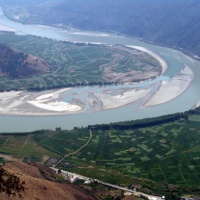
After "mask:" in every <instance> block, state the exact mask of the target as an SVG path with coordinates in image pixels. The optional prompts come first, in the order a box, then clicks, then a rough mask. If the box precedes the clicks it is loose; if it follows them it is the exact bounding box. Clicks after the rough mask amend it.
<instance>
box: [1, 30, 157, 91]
mask: <svg viewBox="0 0 200 200" xmlns="http://www.w3.org/2000/svg"><path fill="white" fill-rule="evenodd" d="M0 36H1V37H0V43H4V44H6V45H8V46H10V47H12V48H14V49H17V50H19V51H21V52H24V53H27V54H30V55H34V56H37V57H39V58H41V59H43V60H44V61H46V62H48V63H49V64H50V65H51V66H52V68H51V70H50V71H49V72H48V73H43V74H40V75H37V76H33V77H24V78H20V79H11V78H6V77H0V90H1V91H2V90H25V89H29V90H31V89H32V90H41V89H50V88H61V87H70V86H75V85H93V84H112V83H122V82H123V79H124V77H128V78H129V82H130V81H139V80H143V79H144V78H143V76H141V77H137V78H135V77H134V76H133V75H132V74H130V72H132V71H133V70H135V71H138V72H144V71H145V70H146V71H148V70H151V72H152V71H153V72H156V73H158V74H159V73H160V71H161V66H160V64H159V63H158V62H157V61H156V60H155V59H154V58H153V57H151V56H149V55H148V54H142V53H141V52H138V51H136V52H135V54H131V53H129V52H128V51H129V50H128V48H127V50H126V51H125V50H120V48H119V47H115V46H113V47H110V46H106V45H94V44H82V43H77V44H75V43H70V42H63V41H56V40H52V39H47V38H41V37H34V36H18V35H15V34H14V33H6V32H0ZM108 68H109V72H106V76H108V77H105V70H106V69H108ZM114 73H115V74H117V73H122V74H123V77H120V76H121V75H120V76H119V77H118V78H117V79H116V77H112V75H113V74H114ZM132 77H133V78H132ZM146 78H147V77H146ZM148 78H152V77H148Z"/></svg>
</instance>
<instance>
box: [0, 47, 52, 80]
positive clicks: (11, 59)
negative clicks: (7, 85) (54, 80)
mask: <svg viewBox="0 0 200 200" xmlns="http://www.w3.org/2000/svg"><path fill="white" fill-rule="evenodd" d="M50 68H51V66H50V65H49V64H47V63H46V62H45V61H43V60H41V59H39V58H38V57H36V56H32V55H28V54H24V53H22V52H19V51H17V50H15V49H12V48H10V47H8V46H6V45H3V44H0V75H1V76H7V77H11V78H20V77H26V76H32V75H36V74H39V73H42V72H43V73H44V72H48V71H49V69H50Z"/></svg>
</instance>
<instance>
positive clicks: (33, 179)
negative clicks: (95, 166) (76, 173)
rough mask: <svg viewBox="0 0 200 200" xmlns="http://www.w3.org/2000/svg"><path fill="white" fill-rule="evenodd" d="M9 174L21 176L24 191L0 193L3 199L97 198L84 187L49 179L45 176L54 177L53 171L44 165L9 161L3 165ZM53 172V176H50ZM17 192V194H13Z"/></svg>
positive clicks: (72, 199) (74, 199)
mask: <svg viewBox="0 0 200 200" xmlns="http://www.w3.org/2000/svg"><path fill="white" fill-rule="evenodd" d="M2 168H3V169H4V170H5V171H7V172H8V173H9V174H13V175H15V176H17V177H19V178H20V181H21V182H22V185H23V186H24V188H25V189H24V191H23V190H21V191H20V192H17V191H16V190H12V194H11V195H10V197H8V195H6V193H5V192H2V191H1V193H0V199H1V200H4V199H5V200H9V199H12V200H15V199H24V200H30V199H32V200H34V199H35V200H43V199H54V200H56V199H59V200H66V199H67V200H76V199H82V200H84V199H85V200H86V199H87V200H93V199H95V198H94V197H92V196H91V195H89V194H88V193H87V192H86V191H84V190H83V189H81V188H79V187H77V186H74V185H71V184H64V183H58V182H53V181H49V180H47V179H45V178H44V176H45V177H51V178H52V177H53V176H54V175H53V172H51V170H50V169H48V170H47V168H45V167H44V166H42V165H35V166H33V165H28V164H26V163H21V162H9V163H7V164H6V165H4V166H3V167H2ZM51 173H52V174H51ZM50 174H51V176H50ZM13 193H15V195H13ZM20 196H21V197H20Z"/></svg>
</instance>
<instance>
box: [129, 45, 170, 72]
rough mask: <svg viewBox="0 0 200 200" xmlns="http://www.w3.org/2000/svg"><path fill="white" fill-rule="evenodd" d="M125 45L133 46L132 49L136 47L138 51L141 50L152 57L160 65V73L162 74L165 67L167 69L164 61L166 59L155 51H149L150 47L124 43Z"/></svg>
mask: <svg viewBox="0 0 200 200" xmlns="http://www.w3.org/2000/svg"><path fill="white" fill-rule="evenodd" d="M126 46H127V47H130V48H133V49H137V50H139V51H142V52H144V53H147V54H149V55H150V56H152V57H154V58H155V59H156V60H157V61H158V62H159V63H160V65H161V67H162V72H161V75H162V74H164V73H165V72H166V71H167V69H168V65H167V63H166V61H165V60H164V59H163V58H162V57H161V56H160V55H158V54H157V53H155V52H153V51H151V50H150V49H148V48H146V47H142V46H132V45H126Z"/></svg>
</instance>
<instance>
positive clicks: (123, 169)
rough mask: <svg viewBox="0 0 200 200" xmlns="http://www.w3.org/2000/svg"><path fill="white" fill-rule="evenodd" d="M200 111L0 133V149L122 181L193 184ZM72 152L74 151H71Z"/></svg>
mask: <svg viewBox="0 0 200 200" xmlns="http://www.w3.org/2000/svg"><path fill="white" fill-rule="evenodd" d="M199 127H200V117H199V115H191V116H190V117H189V120H188V121H185V120H184V119H179V120H175V121H174V122H169V123H163V124H162V125H159V126H152V127H146V128H139V129H134V130H116V129H111V130H92V138H91V140H90V141H89V143H88V145H86V146H85V147H84V148H83V149H81V150H80V151H78V152H76V151H77V150H79V149H80V148H81V147H82V146H84V145H85V144H86V143H87V141H88V140H89V138H90V134H89V130H88V129H86V128H75V129H74V130H71V131H62V130H60V129H57V130H56V131H50V130H46V131H45V130H41V131H37V132H32V133H22V134H20V133H16V134H6V133H5V134H1V135H0V152H1V153H2V154H6V155H14V156H15V157H17V158H20V159H22V160H27V159H30V160H32V161H38V162H44V163H45V162H46V161H47V160H48V159H49V158H57V159H59V158H61V157H63V156H65V155H69V156H66V157H65V159H64V160H63V162H62V164H61V165H60V167H63V166H64V165H63V163H69V164H70V167H67V170H69V171H72V172H77V173H80V174H82V175H85V176H88V177H91V178H97V179H100V180H102V181H106V182H110V183H115V184H116V183H117V184H119V185H124V186H127V185H129V184H131V183H135V184H136V183H137V184H138V183H140V184H142V185H143V186H145V187H148V188H151V189H154V190H156V191H157V192H159V191H163V188H165V187H166V185H177V186H179V187H191V188H196V187H199V186H200V185H199V183H200V164H199V160H200V157H199V152H200V142H199V140H198V138H199V135H200V131H199V130H200V129H199ZM74 152H76V153H74Z"/></svg>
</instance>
